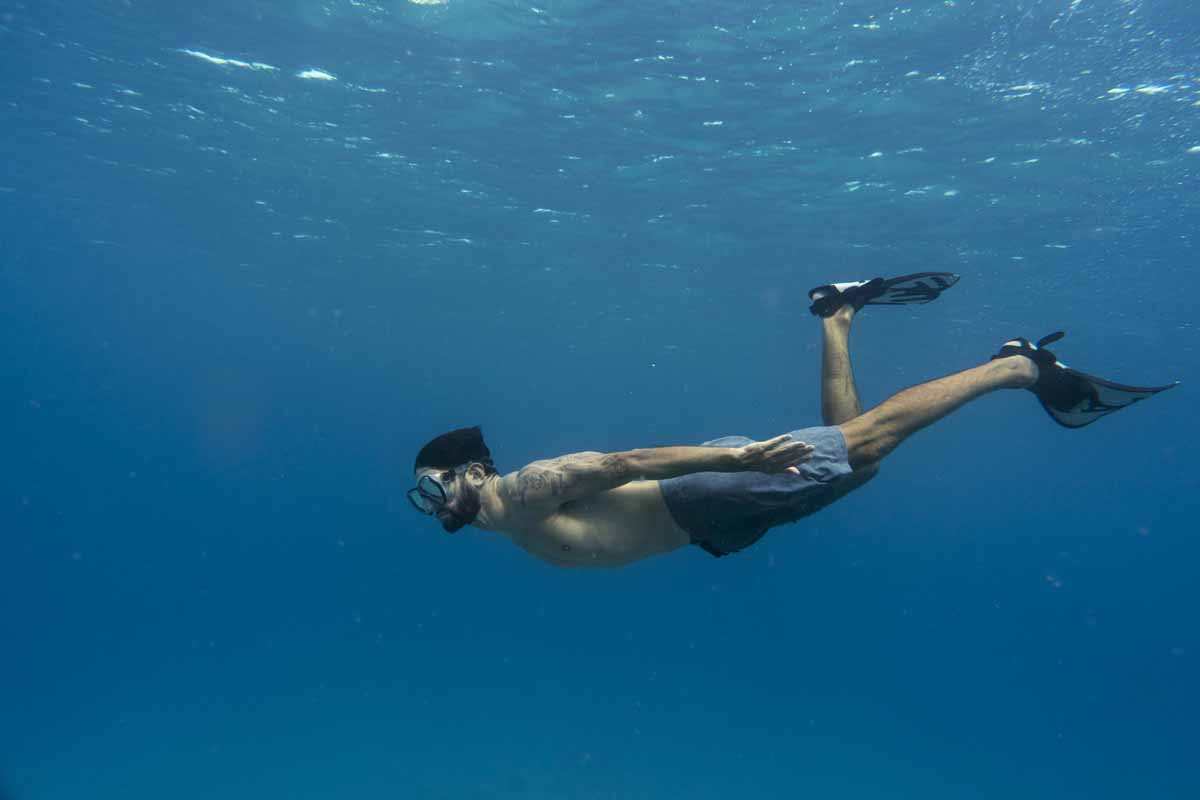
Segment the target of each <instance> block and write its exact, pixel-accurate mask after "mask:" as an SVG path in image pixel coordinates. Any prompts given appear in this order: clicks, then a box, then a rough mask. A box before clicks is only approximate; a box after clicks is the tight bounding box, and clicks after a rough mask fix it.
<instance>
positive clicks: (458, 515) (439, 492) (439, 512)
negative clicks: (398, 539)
mask: <svg viewBox="0 0 1200 800" xmlns="http://www.w3.org/2000/svg"><path fill="white" fill-rule="evenodd" d="M495 474H497V472H496V467H495V465H493V464H492V454H491V451H490V450H488V447H487V445H486V444H485V443H484V441H483V432H482V431H481V430H480V429H479V427H478V426H475V427H473V428H459V429H458V430H454V431H450V432H449V433H444V434H442V435H441V436H439V437H437V438H436V439H433V440H432V441H430V442H429V443H428V444H426V445H425V446H424V447H422V448H421V452H419V453H417V458H416V461H415V462H414V463H413V475H414V477H415V478H416V480H417V485H416V488H414V489H410V490H409V492H408V499H409V501H410V502H411V503H412V504H413V505H414V506H415V507H416V508H417V510H418V511H421V512H423V513H425V514H429V515H431V516H435V517H437V518H438V520H439V521H440V522H441V523H442V528H443V529H444V530H445V531H446V532H447V533H454V532H455V531H458V530H459V529H461V528H462V527H464V526H466V525H470V524H471V523H472V522H474V521H475V517H476V516H477V515H478V514H479V510H480V508H481V506H482V500H481V496H480V492H481V490H482V488H483V485H484V484H485V483H486V482H487V478H488V476H490V475H495Z"/></svg>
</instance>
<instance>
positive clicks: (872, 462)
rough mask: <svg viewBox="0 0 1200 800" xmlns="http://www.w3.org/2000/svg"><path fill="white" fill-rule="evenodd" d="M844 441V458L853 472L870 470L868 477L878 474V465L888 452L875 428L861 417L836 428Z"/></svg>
mask: <svg viewBox="0 0 1200 800" xmlns="http://www.w3.org/2000/svg"><path fill="white" fill-rule="evenodd" d="M838 427H839V428H841V431H842V437H843V438H844V439H845V440H846V458H847V460H848V461H849V462H850V467H851V468H852V469H853V470H854V471H855V472H860V471H865V470H870V471H871V474H870V477H874V476H875V474H876V473H877V472H879V463H880V461H882V460H883V457H884V455H885V454H886V453H887V452H888V450H887V449H886V444H885V442H884V441H883V437H881V436H879V430H878V428H877V426H874V425H871V424H870V423H868V422H864V421H863V418H862V417H855V418H854V419H852V420H850V421H849V422H846V423H844V424H842V425H839V426H838Z"/></svg>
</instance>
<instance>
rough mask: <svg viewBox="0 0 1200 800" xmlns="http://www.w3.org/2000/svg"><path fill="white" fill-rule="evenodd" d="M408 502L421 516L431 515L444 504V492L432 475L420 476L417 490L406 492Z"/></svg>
mask: <svg viewBox="0 0 1200 800" xmlns="http://www.w3.org/2000/svg"><path fill="white" fill-rule="evenodd" d="M408 501H409V502H410V503H412V504H413V505H414V506H415V507H416V509H417V510H418V511H420V512H421V513H422V514H432V513H434V512H435V511H437V510H438V509H439V508H441V507H442V506H444V505H445V504H446V490H445V488H443V486H442V484H441V483H439V482H438V481H437V480H436V479H434V477H433V476H432V475H422V476H421V479H420V480H419V481H417V488H415V489H409V490H408Z"/></svg>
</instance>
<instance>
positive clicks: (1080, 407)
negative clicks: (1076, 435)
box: [1038, 367, 1179, 428]
mask: <svg viewBox="0 0 1200 800" xmlns="http://www.w3.org/2000/svg"><path fill="white" fill-rule="evenodd" d="M1061 369H1062V371H1063V372H1064V373H1066V375H1067V376H1069V377H1070V378H1071V379H1073V380H1075V381H1078V384H1079V388H1080V392H1079V395H1080V396H1079V397H1078V398H1077V399H1075V400H1074V401H1073V402H1070V403H1063V402H1053V398H1051V397H1048V396H1044V395H1042V394H1039V395H1038V400H1040V401H1041V403H1042V407H1043V408H1045V409H1046V413H1048V414H1049V415H1050V416H1051V417H1052V418H1053V419H1054V421H1055V422H1057V423H1058V424H1059V425H1062V426H1063V427H1065V428H1083V427H1086V426H1088V425H1091V424H1092V423H1093V422H1095V421H1096V420H1098V419H1100V418H1101V417H1106V416H1108V415H1109V414H1111V413H1113V412H1114V411H1120V410H1121V409H1123V408H1128V407H1129V406H1131V405H1133V404H1135V403H1138V402H1141V401H1142V400H1145V399H1147V398H1150V397H1153V396H1154V395H1156V394H1158V393H1159V392H1165V391H1166V390H1167V389H1173V388H1175V387H1176V386H1178V385H1179V384H1178V383H1170V384H1166V385H1163V386H1130V385H1128V384H1123V383H1116V382H1114V381H1110V380H1107V379H1106V378H1098V377H1096V376H1095V375H1089V374H1087V373H1086V372H1080V371H1079V370H1076V369H1071V368H1070V367H1061ZM1052 403H1053V404H1052Z"/></svg>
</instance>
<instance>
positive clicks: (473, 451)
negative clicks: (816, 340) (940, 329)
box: [408, 272, 1174, 567]
mask: <svg viewBox="0 0 1200 800" xmlns="http://www.w3.org/2000/svg"><path fill="white" fill-rule="evenodd" d="M957 280H958V276H957V275H953V274H950V273H931V272H925V273H919V274H916V275H905V276H903V277H900V278H893V279H891V280H884V279H882V278H874V279H872V280H870V281H858V282H854V283H843V284H830V285H827V286H820V287H817V288H816V289H813V290H812V291H811V292H809V297H810V299H812V300H813V304H812V306H811V309H810V310H811V311H812V312H813V314H815V315H816V316H818V317H820V318H821V320H822V325H823V327H824V344H823V354H822V363H821V416H822V418H823V420H824V423H825V424H824V426H823V427H815V428H804V429H801V430H796V431H792V432H791V433H789V434H784V435H782V436H776V437H774V438H772V439H768V440H766V441H758V442H756V441H753V440H751V439H748V438H746V437H743V436H727V437H724V438H722V439H715V440H713V441H709V442H705V443H704V444H703V445H701V446H699V447H656V448H650V449H644V450H630V451H627V452H616V453H593V452H587V453H574V454H571V455H565V456H561V457H559V458H554V459H548V460H545V461H535V462H533V463H532V464H529V465H528V466H526V467H523V468H522V469H520V470H518V471H517V472H514V473H511V474H509V475H504V476H501V475H500V474H499V473H498V472H497V471H496V468H495V466H494V465H493V463H492V458H491V452H490V451H489V450H488V447H487V445H486V444H485V443H484V440H483V435H482V433H481V431H480V429H479V428H477V427H476V428H462V429H459V430H456V431H452V432H450V433H447V434H444V435H442V436H439V437H437V438H436V439H434V440H433V441H431V442H429V443H428V444H427V445H426V446H425V447H424V448H422V449H421V451H420V453H419V454H418V455H417V458H416V463H415V465H414V472H415V476H416V479H417V486H416V487H415V488H414V489H411V490H410V491H409V493H408V498H409V500H410V501H411V502H412V503H413V505H414V506H415V507H416V508H417V510H419V511H422V512H423V513H426V514H429V515H431V516H435V517H437V518H438V520H439V521H440V522H441V523H442V527H443V528H444V529H445V530H446V531H447V532H448V533H454V532H456V531H458V530H460V529H461V528H463V527H464V526H466V525H474V526H475V527H477V528H482V529H484V530H490V531H496V532H497V533H501V534H504V535H505V536H508V537H509V538H511V539H512V541H513V542H514V543H515V544H517V545H518V546H520V547H522V548H524V549H525V550H527V551H528V552H530V553H532V554H533V555H535V556H538V557H539V558H541V559H543V560H545V561H548V562H549V563H551V564H554V565H556V566H562V567H580V566H599V567H617V566H623V565H625V564H629V563H631V562H633V561H637V560H639V559H642V558H646V557H648V556H652V555H657V554H659V553H667V552H670V551H672V550H676V549H678V548H681V547H683V546H684V545H687V544H695V545H697V546H699V547H701V548H703V549H704V550H706V551H708V552H709V553H711V554H712V555H714V556H724V555H728V554H730V553H734V552H737V551H739V550H742V549H744V548H746V547H748V546H750V545H751V544H753V543H755V542H756V541H758V540H759V539H760V538H762V536H763V534H765V533H766V532H767V530H769V529H770V528H772V527H774V526H776V525H780V524H783V523H787V522H795V521H796V520H798V519H801V518H802V517H805V516H808V515H809V514H812V513H813V512H815V511H817V510H819V509H821V508H824V507H825V506H827V505H829V504H830V503H832V502H833V501H835V500H837V499H839V498H841V497H844V496H845V495H846V494H847V493H849V492H851V491H853V490H854V489H857V488H858V487H859V486H862V485H863V484H864V483H866V482H867V481H869V480H871V478H873V477H874V476H875V475H876V474H877V473H878V471H879V465H880V462H882V461H883V459H884V458H885V457H886V456H887V454H888V453H890V452H892V450H894V449H895V448H896V446H897V445H899V444H900V443H901V442H903V441H904V440H905V439H907V438H908V437H909V436H911V435H912V434H913V433H915V432H916V431H919V430H920V429H922V428H924V427H925V426H927V425H929V424H931V423H933V422H936V421H937V420H939V419H941V418H942V417H944V416H946V415H947V414H949V413H950V412H952V411H954V410H956V409H958V408H960V407H962V406H963V405H964V404H966V403H968V402H970V401H971V400H974V399H975V398H977V397H980V396H982V395H984V394H987V393H989V392H993V391H996V390H999V389H1029V390H1031V391H1032V392H1033V393H1034V394H1035V395H1036V396H1037V397H1038V399H1039V400H1040V401H1041V403H1042V405H1043V407H1044V408H1045V409H1046V411H1047V412H1049V413H1050V415H1051V416H1052V417H1053V418H1054V419H1055V420H1056V421H1057V422H1059V423H1060V424H1062V425H1065V426H1067V427H1072V428H1076V427H1083V426H1084V425H1087V424H1090V423H1091V422H1094V421H1095V420H1096V419H1099V418H1100V417H1101V416H1104V415H1105V414H1108V413H1111V412H1113V411H1116V410H1118V409H1120V408H1124V407H1126V406H1128V405H1131V404H1132V403H1134V402H1136V401H1138V400H1141V399H1144V398H1146V397H1149V396H1151V395H1153V394H1156V393H1157V392H1160V391H1162V390H1164V389H1169V388H1171V386H1173V385H1174V384H1171V386H1159V387H1135V386H1123V385H1121V384H1115V383H1112V382H1110V381H1106V380H1103V379H1101V378H1096V377H1094V376H1090V375H1086V374H1084V373H1081V372H1078V371H1076V370H1072V369H1070V368H1068V367H1066V366H1065V365H1064V364H1062V363H1061V362H1059V361H1058V360H1057V359H1056V358H1055V356H1054V355H1053V354H1052V353H1050V352H1049V351H1047V350H1045V349H1044V345H1046V344H1049V343H1050V342H1054V341H1057V340H1058V339H1060V338H1062V334H1061V333H1056V334H1051V335H1050V336H1047V337H1045V338H1043V339H1042V340H1041V341H1040V342H1038V343H1037V344H1033V343H1031V342H1029V341H1028V340H1026V339H1014V340H1012V341H1010V342H1007V343H1005V344H1004V346H1003V347H1001V348H1000V351H999V353H997V354H996V355H995V356H993V357H992V359H991V360H990V361H988V362H986V363H984V364H981V365H980V366H978V367H974V368H972V369H968V370H966V371H964V372H960V373H957V374H954V375H950V376H947V377H944V378H939V379H937V380H935V381H931V382H930V383H926V384H922V385H920V386H915V387H912V388H910V389H905V390H904V391H902V392H900V393H898V394H896V395H894V396H892V397H891V398H889V399H888V400H885V401H884V402H883V403H881V404H880V405H878V406H877V407H875V408H874V409H872V410H870V411H868V412H867V413H865V414H864V413H863V412H862V409H861V407H860V406H859V402H858V392H857V390H856V388H855V385H854V376H853V372H852V370H851V367H850V352H849V344H848V343H849V335H850V325H851V322H852V321H853V319H854V315H855V313H856V312H858V311H859V310H861V309H862V308H863V307H864V306H866V305H904V304H910V303H927V302H930V301H931V300H934V299H936V298H937V297H938V296H939V295H940V294H941V293H942V292H943V291H945V290H946V289H948V288H949V287H950V286H952V285H953V284H954V283H955V282H956V281H957Z"/></svg>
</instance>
